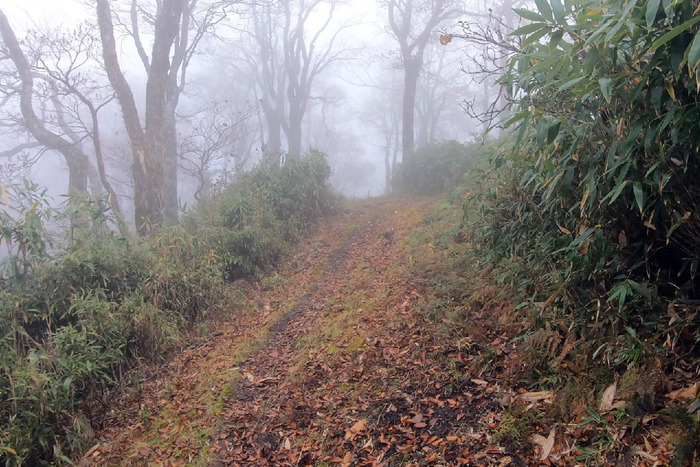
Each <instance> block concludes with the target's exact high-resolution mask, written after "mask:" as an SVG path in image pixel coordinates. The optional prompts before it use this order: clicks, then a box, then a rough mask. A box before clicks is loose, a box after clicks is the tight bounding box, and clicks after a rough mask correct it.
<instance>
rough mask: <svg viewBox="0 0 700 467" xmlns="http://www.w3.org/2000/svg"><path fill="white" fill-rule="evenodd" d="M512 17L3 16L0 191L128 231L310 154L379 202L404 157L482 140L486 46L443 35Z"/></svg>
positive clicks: (329, 0) (112, 5) (338, 182)
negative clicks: (84, 199) (101, 198)
mask: <svg viewBox="0 0 700 467" xmlns="http://www.w3.org/2000/svg"><path fill="white" fill-rule="evenodd" d="M512 6H513V5H512V4H511V2H504V4H503V5H499V6H498V8H494V7H493V6H492V5H491V4H489V6H487V5H486V4H484V3H483V2H470V3H469V4H467V3H465V2H463V1H461V0H378V1H370V0H367V1H349V0H346V1H341V0H283V1H256V2H245V1H231V0H221V1H218V0H163V1H156V2H154V1H147V0H98V1H96V2H94V3H93V2H70V1H68V0H65V1H57V2H53V3H52V4H47V5H46V6H45V8H46V9H45V10H40V9H37V10H33V9H32V7H31V6H26V5H20V3H19V2H17V3H16V4H13V5H9V6H6V7H3V8H2V9H0V36H1V39H2V42H1V43H0V46H1V49H0V58H1V59H2V60H1V61H0V125H1V127H2V133H3V137H2V139H1V140H0V164H2V170H1V171H0V177H1V181H0V184H1V185H2V186H3V187H5V188H7V187H10V186H13V185H16V184H19V183H21V180H22V178H23V177H30V178H31V179H34V180H36V181H38V182H39V183H40V184H42V185H47V186H49V188H50V191H51V193H53V194H54V195H62V194H66V193H73V194H76V193H81V192H86V191H90V192H92V193H105V194H106V195H107V196H108V198H109V200H110V203H111V205H112V208H113V209H114V210H115V212H123V213H124V214H125V217H126V219H127V220H129V221H130V222H131V221H133V222H134V225H135V226H136V229H137V230H138V231H139V233H141V234H146V233H148V231H149V230H150V229H151V228H152V227H154V226H155V227H157V226H160V225H163V224H172V223H175V222H176V221H177V217H178V212H179V210H180V209H181V208H182V207H183V206H186V205H191V204H192V203H195V202H197V201H199V200H202V199H205V198H206V197H208V196H209V194H210V193H211V190H212V187H213V186H215V185H216V184H217V183H219V182H222V181H230V180H232V179H235V177H236V175H237V174H239V173H241V172H242V171H245V170H247V169H249V168H251V167H252V166H254V165H255V164H279V163H281V162H282V161H283V160H284V155H285V154H303V153H305V152H307V151H308V150H309V149H317V150H319V151H321V152H323V153H325V154H326V155H327V157H328V160H329V162H330V164H331V166H332V169H333V176H332V178H331V180H332V182H333V184H334V186H335V188H336V189H337V190H338V191H340V192H342V193H343V194H345V195H347V196H351V197H364V196H367V195H377V194H381V193H384V192H387V191H389V190H390V188H391V174H392V173H393V171H394V168H395V167H396V165H397V164H399V163H401V161H402V160H403V161H404V162H405V163H410V157H411V154H412V153H413V151H415V150H416V149H417V148H420V147H423V146H425V145H427V144H430V143H431V142H433V141H437V140H443V139H457V140H461V141H466V140H471V139H473V136H474V135H475V134H477V133H479V132H481V131H483V130H484V129H485V127H486V123H485V122H484V121H480V119H479V118H476V117H477V116H481V117H483V116H484V113H485V112H486V111H487V110H489V109H492V110H493V105H494V104H495V105H497V104H498V99H497V94H498V93H497V91H496V88H495V86H494V80H495V75H494V74H493V72H494V71H496V72H497V71H498V65H499V64H500V65H501V66H502V60H503V59H502V57H494V56H493V55H492V53H491V52H492V51H493V49H494V44H493V43H494V41H485V42H481V43H478V42H477V41H474V40H471V41H463V40H462V41H451V42H449V41H447V40H441V35H442V37H443V38H446V37H451V36H450V34H461V35H462V36H464V37H466V36H468V35H469V34H468V32H469V29H468V28H469V26H468V25H472V24H473V25H477V26H478V27H479V28H481V29H482V30H481V34H477V35H476V36H478V37H480V38H483V37H484V36H485V35H486V32H490V33H491V34H492V37H494V38H495V37H496V34H498V37H501V38H502V37H504V36H505V35H506V34H507V27H512V26H513V15H512V10H511V8H512ZM59 12H60V13H59ZM54 13H55V15H56V17H59V18H60V17H61V16H62V15H64V14H68V15H70V16H69V17H67V18H64V19H62V21H60V22H54V21H51V20H50V18H51V15H53V14H54ZM70 18H75V19H70ZM460 22H461V23H460ZM482 58H483V59H484V60H485V61H481V60H482ZM474 59H476V61H475V60H474ZM475 64H477V65H476V67H475V66H474V65H475ZM494 65H495V66H494ZM482 120H483V119H482Z"/></svg>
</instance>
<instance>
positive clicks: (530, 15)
mask: <svg viewBox="0 0 700 467" xmlns="http://www.w3.org/2000/svg"><path fill="white" fill-rule="evenodd" d="M513 11H514V12H515V14H517V15H518V16H520V17H521V18H523V19H526V20H528V21H536V22H539V23H543V22H545V21H546V20H545V18H544V16H542V15H540V14H539V13H536V12H534V11H530V10H526V9H524V8H513Z"/></svg>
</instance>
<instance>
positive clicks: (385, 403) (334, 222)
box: [83, 199, 510, 466]
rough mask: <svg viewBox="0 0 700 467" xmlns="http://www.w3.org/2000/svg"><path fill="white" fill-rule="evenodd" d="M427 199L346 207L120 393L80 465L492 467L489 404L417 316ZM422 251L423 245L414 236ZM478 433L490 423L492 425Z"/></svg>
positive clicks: (483, 385) (486, 388)
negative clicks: (228, 309)
mask: <svg viewBox="0 0 700 467" xmlns="http://www.w3.org/2000/svg"><path fill="white" fill-rule="evenodd" d="M434 204H435V200H431V199H391V200H370V201H357V202H352V203H350V206H349V208H348V210H347V211H346V212H345V213H344V214H343V215H340V216H338V217H335V218H333V219H329V220H327V221H324V222H322V223H321V224H320V225H318V226H317V227H316V229H315V230H314V232H313V233H312V235H310V236H309V237H308V238H307V239H306V240H305V241H304V242H303V244H302V245H300V246H299V247H298V249H297V251H296V252H295V254H294V255H291V256H289V257H288V258H287V259H286V260H285V261H283V264H281V265H280V267H279V268H278V269H277V274H275V275H272V276H269V277H267V278H266V279H264V280H263V281H262V282H261V284H260V285H256V286H249V287H248V289H249V290H247V292H246V293H245V294H244V296H242V297H241V300H240V304H239V305H238V306H237V307H236V308H237V309H236V311H235V312H232V313H231V314H230V315H227V316H226V317H225V318H224V319H223V320H222V321H221V322H219V323H218V325H217V327H216V329H215V332H212V333H210V334H209V337H208V338H206V339H200V342H199V343H198V344H193V345H191V346H190V347H188V348H186V349H184V350H183V352H182V353H181V354H179V355H178V356H177V357H175V358H174V359H172V360H171V361H170V362H169V363H168V364H167V365H166V366H165V367H164V368H163V369H162V370H161V371H160V373H158V374H157V375H155V376H154V377H153V378H151V379H149V380H148V381H146V382H144V383H143V384H142V387H141V388H140V390H138V391H133V392H132V393H131V394H130V397H129V399H130V400H125V401H123V402H122V403H121V404H119V405H120V407H121V410H115V412H113V414H112V416H111V418H110V420H109V421H108V423H107V424H106V425H107V427H106V428H105V429H104V430H103V431H102V432H101V433H99V435H100V436H101V437H102V439H103V441H102V442H101V443H100V444H98V445H96V446H95V447H93V448H92V449H91V450H90V451H89V452H88V453H87V454H86V456H85V457H84V458H83V463H84V464H86V465H96V464H100V465H105V464H107V465H164V466H170V465H173V466H174V465H216V466H223V465H241V466H257V465H260V466H263V465H289V466H297V465H299V466H304V465H313V466H317V465H348V466H349V465H387V466H389V465H397V466H399V465H460V464H469V465H474V464H479V465H487V464H496V465H497V464H499V463H500V464H502V465H505V464H503V462H506V463H508V462H509V459H510V458H509V457H508V456H506V455H505V454H504V453H503V452H502V451H501V450H499V449H497V448H493V447H489V443H488V437H489V435H488V432H489V426H488V425H489V423H491V422H492V421H493V417H494V416H495V413H496V412H498V411H499V407H500V406H499V405H498V403H497V402H496V401H495V400H494V398H493V396H492V393H493V392H495V391H494V388H493V387H492V386H490V385H489V384H488V383H487V382H486V381H483V380H480V379H471V378H469V377H466V376H464V375H463V374H462V371H461V370H463V369H464V368H465V367H466V366H467V360H468V359H469V358H471V357H468V356H467V355H466V354H465V353H464V352H465V350H464V349H462V348H459V347H460V346H459V345H457V346H455V345H453V343H448V342H447V341H446V340H445V339H444V336H441V335H440V334H439V333H437V332H436V326H435V323H434V322H430V321H429V320H428V319H427V318H426V317H425V316H424V315H425V313H424V312H422V311H421V306H422V304H424V303H425V300H424V297H423V294H424V293H426V291H425V290H424V289H425V287H424V285H422V284H421V281H420V280H418V279H417V278H416V277H414V274H413V271H412V269H413V265H414V263H415V262H416V259H417V258H415V257H412V256H411V255H415V254H416V252H423V254H427V255H430V254H432V253H431V251H432V250H433V249H432V244H431V243H430V242H429V241H424V242H423V243H425V245H423V248H422V249H419V250H416V249H415V248H411V242H414V243H415V242H421V240H416V239H415V238H414V239H411V233H412V232H413V231H414V229H416V228H418V227H419V224H420V223H421V220H423V219H424V218H425V216H426V215H427V214H428V213H429V212H430V211H431V209H432V208H433V206H434ZM428 240H429V239H428ZM491 424H492V423H491Z"/></svg>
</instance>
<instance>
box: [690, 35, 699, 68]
mask: <svg viewBox="0 0 700 467" xmlns="http://www.w3.org/2000/svg"><path fill="white" fill-rule="evenodd" d="M698 64H700V31H698V32H697V33H696V34H695V38H694V39H693V42H692V43H691V44H690V47H688V67H689V68H690V69H691V70H693V71H695V70H696V69H697V67H698Z"/></svg>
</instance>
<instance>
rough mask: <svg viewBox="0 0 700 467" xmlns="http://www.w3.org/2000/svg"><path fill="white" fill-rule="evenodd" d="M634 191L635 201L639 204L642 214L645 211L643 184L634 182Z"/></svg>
mask: <svg viewBox="0 0 700 467" xmlns="http://www.w3.org/2000/svg"><path fill="white" fill-rule="evenodd" d="M632 191H633V192H634V200H635V202H636V203H637V207H638V208H639V211H640V212H643V211H644V190H642V183H641V182H634V183H633V184H632Z"/></svg>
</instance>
